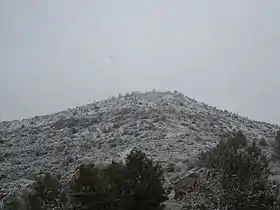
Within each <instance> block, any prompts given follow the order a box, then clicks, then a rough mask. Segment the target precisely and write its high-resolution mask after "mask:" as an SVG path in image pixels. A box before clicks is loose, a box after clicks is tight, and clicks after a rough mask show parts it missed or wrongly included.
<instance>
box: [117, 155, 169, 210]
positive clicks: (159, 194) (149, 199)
mask: <svg viewBox="0 0 280 210" xmlns="http://www.w3.org/2000/svg"><path fill="white" fill-rule="evenodd" d="M163 181H164V179H163V170H162V169H161V167H160V165H158V164H155V165H154V164H153V162H152V161H151V160H150V159H148V158H147V157H146V155H145V154H144V153H142V152H141V151H139V150H132V152H131V153H130V154H129V155H128V157H127V160H126V165H125V169H124V185H123V186H124V194H123V197H124V199H123V203H122V206H123V209H127V210H129V209H131V210H132V209H135V210H137V209H139V210H142V209H147V210H150V209H151V210H152V209H154V210H156V209H161V206H160V203H162V202H163V201H165V200H167V197H166V196H165V191H164V189H163V187H162V184H163Z"/></svg>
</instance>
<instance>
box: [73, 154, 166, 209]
mask: <svg viewBox="0 0 280 210" xmlns="http://www.w3.org/2000/svg"><path fill="white" fill-rule="evenodd" d="M162 184H163V172H162V170H161V168H160V166H159V165H154V164H153V162H152V161H151V160H150V159H148V158H147V157H146V155H145V154H144V153H142V152H141V151H138V150H133V151H132V152H131V153H130V155H129V156H128V157H127V160H126V164H125V165H122V164H120V163H115V162H113V163H112V164H111V165H109V166H107V167H104V168H100V167H96V166H95V165H82V166H80V167H79V174H78V177H77V179H76V180H75V182H73V183H72V184H71V188H70V189H71V197H72V198H73V199H72V202H73V203H74V205H75V206H76V207H79V209H84V210H91V209H97V210H99V209H102V210H103V209H108V210H110V209H112V210H113V209H114V210H118V209H120V210H137V209H139V210H143V209H145V210H150V209H151V210H153V209H154V210H157V209H161V206H160V203H162V202H163V201H165V200H166V199H167V198H166V197H165V191H164V189H163V187H162Z"/></svg>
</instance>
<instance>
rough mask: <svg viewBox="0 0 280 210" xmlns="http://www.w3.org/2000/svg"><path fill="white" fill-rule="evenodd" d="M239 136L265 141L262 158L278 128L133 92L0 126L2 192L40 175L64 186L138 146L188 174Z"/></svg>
mask: <svg viewBox="0 0 280 210" xmlns="http://www.w3.org/2000/svg"><path fill="white" fill-rule="evenodd" d="M237 130H241V131H243V133H244V134H245V135H246V137H247V138H248V139H249V140H252V139H257V141H261V140H262V141H264V140H265V141H266V142H267V143H268V145H267V146H265V147H264V151H266V152H268V153H269V154H270V153H271V152H272V145H273V143H274V137H275V132H276V130H278V126H277V125H272V124H269V123H265V122H257V121H252V120H249V119H248V118H244V117H240V116H238V115H236V114H232V113H229V112H228V111H222V110H219V109H216V108H215V107H211V106H208V105H206V104H204V103H200V102H197V101H195V100H194V99H190V98H188V97H185V96H184V95H183V94H181V93H178V92H173V93H171V92H155V91H153V92H146V93H139V92H133V93H131V94H126V95H125V96H118V97H112V98H110V99H107V100H103V101H98V102H96V103H94V104H88V105H86V106H82V107H77V108H75V109H69V110H67V111H62V112H59V113H55V114H50V115H45V116H39V117H35V118H31V119H24V120H21V121H10V122H0V188H6V187H8V186H9V187H12V186H15V185H16V184H17V183H18V182H20V180H25V181H26V180H28V179H30V178H31V177H32V175H33V174H35V173H38V172H39V171H40V170H43V171H44V170H48V171H51V172H52V173H59V174H60V175H61V177H62V179H64V178H65V179H66V178H68V177H69V175H70V174H71V173H72V171H73V170H74V169H75V167H76V166H78V165H79V164H81V163H82V162H84V161H91V160H93V161H95V162H103V161H109V160H111V159H112V158H120V156H121V153H122V152H125V151H126V150H127V149H129V148H131V147H134V146H135V147H138V148H141V149H142V150H143V151H144V152H146V153H147V154H148V155H149V156H151V157H153V158H155V159H157V160H159V161H161V162H162V163H171V164H172V163H173V164H174V165H175V168H176V170H175V171H174V172H173V173H177V174H178V173H184V171H186V168H188V165H189V164H190V163H191V159H193V158H194V157H196V156H197V154H198V153H199V152H200V151H203V150H205V149H207V148H210V147H212V146H213V145H215V144H216V143H217V142H218V140H219V139H220V138H221V137H223V136H226V135H227V134H229V133H230V132H233V131H237ZM171 175H172V174H171ZM21 182H23V181H21Z"/></svg>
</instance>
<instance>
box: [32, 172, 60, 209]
mask: <svg viewBox="0 0 280 210" xmlns="http://www.w3.org/2000/svg"><path fill="white" fill-rule="evenodd" d="M35 181H36V183H35V184H34V186H33V190H32V191H31V192H30V193H29V194H28V198H27V209H29V210H45V209H48V208H54V207H58V206H60V193H61V189H62V187H61V185H60V183H59V180H58V179H57V178H56V177H55V176H52V175H51V174H49V173H46V174H41V175H38V176H37V177H36V179H35Z"/></svg>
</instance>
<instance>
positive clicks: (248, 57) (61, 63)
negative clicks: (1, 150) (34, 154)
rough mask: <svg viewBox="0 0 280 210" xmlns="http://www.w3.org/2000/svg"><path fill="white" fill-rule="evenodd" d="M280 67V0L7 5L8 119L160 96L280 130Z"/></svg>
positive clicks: (3, 24)
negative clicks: (122, 96)
mask: <svg viewBox="0 0 280 210" xmlns="http://www.w3.org/2000/svg"><path fill="white" fill-rule="evenodd" d="M110 56H112V59H110ZM279 67H280V1H279V0H269V1H264V0H192V1H191V0H172V1H171V0H82V1H78V0H0V120H12V119H21V118H26V117H31V116H35V115H40V114H47V113H51V112H56V111H60V110H63V109H67V108H73V107H75V106H78V105H84V104H86V103H89V102H91V101H93V100H99V99H105V98H107V97H109V96H112V95H117V94H118V93H126V92H131V91H133V90H140V91H149V90H152V89H153V88H155V89H157V90H163V91H164V90H166V89H171V90H178V91H180V92H183V93H184V94H185V95H187V96H189V97H192V98H195V99H197V100H199V101H204V102H205V103H207V104H209V105H213V106H217V107H218V108H222V109H224V108H225V109H228V110H230V111H232V112H235V113H236V112H238V113H239V114H241V115H245V116H248V117H250V118H253V119H257V120H265V121H269V122H274V123H278V124H280V69H279Z"/></svg>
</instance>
